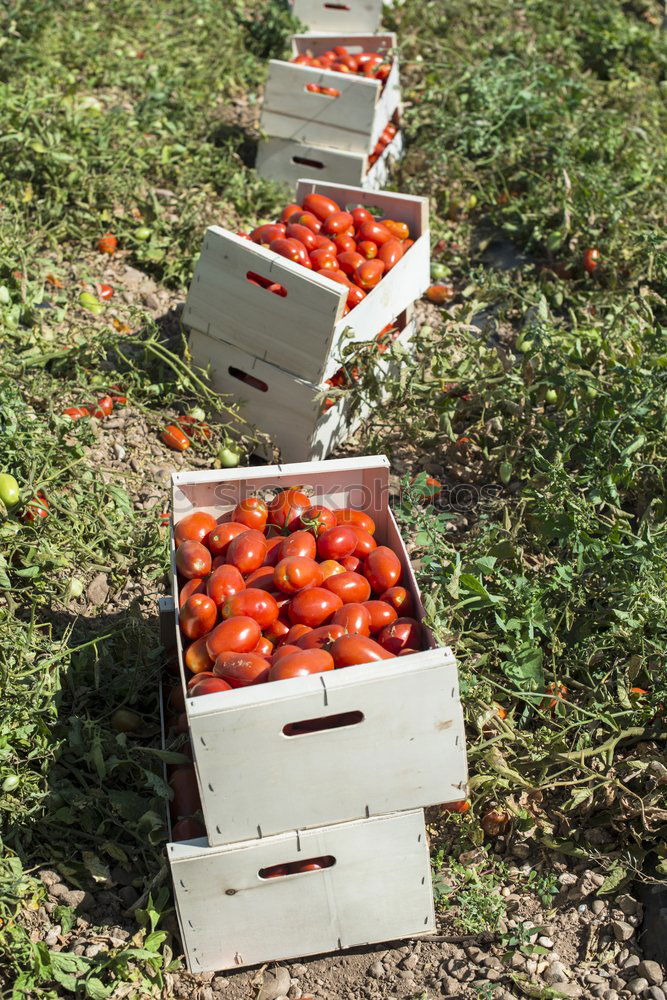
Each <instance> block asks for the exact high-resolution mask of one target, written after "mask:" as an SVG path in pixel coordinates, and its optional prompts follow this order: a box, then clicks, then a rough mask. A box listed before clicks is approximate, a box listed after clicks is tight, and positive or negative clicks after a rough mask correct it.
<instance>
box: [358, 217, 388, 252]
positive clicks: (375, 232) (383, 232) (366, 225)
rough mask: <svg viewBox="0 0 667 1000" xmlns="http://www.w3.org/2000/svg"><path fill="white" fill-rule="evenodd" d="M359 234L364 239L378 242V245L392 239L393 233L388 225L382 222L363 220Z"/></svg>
mask: <svg viewBox="0 0 667 1000" xmlns="http://www.w3.org/2000/svg"><path fill="white" fill-rule="evenodd" d="M359 236H360V237H361V239H362V240H372V241H373V243H377V245H378V246H382V244H383V243H386V242H387V241H388V240H390V239H392V235H391V233H390V232H389V230H388V229H387V227H386V226H383V225H382V223H381V222H375V220H373V221H372V222H362V223H361V225H360V226H359Z"/></svg>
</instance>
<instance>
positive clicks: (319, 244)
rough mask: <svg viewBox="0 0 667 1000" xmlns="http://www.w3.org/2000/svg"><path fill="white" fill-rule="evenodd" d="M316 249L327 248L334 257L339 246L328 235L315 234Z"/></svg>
mask: <svg viewBox="0 0 667 1000" xmlns="http://www.w3.org/2000/svg"><path fill="white" fill-rule="evenodd" d="M315 250H326V251H327V253H329V254H330V255H331V256H332V257H334V258H335V256H336V254H337V253H338V247H337V246H336V244H335V243H334V242H333V240H330V239H329V237H328V236H323V235H322V233H316V235H315ZM313 253H314V251H313Z"/></svg>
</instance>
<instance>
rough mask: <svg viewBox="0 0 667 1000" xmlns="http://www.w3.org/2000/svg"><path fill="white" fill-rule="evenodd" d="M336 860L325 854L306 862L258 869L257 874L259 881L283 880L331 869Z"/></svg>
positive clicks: (293, 862)
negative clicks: (289, 876) (288, 876)
mask: <svg viewBox="0 0 667 1000" xmlns="http://www.w3.org/2000/svg"><path fill="white" fill-rule="evenodd" d="M335 864H336V859H335V858H334V857H333V855H331V854H326V855H325V856H324V857H320V858H308V859H307V860H306V861H291V862H289V863H288V864H284V865H271V866H270V867H269V868H260V869H259V871H258V872H257V874H258V875H259V877H260V878H261V879H269V878H284V877H285V876H286V875H303V874H305V873H306V872H319V871H324V869H325V868H333V866H334V865H335Z"/></svg>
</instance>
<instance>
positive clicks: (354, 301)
mask: <svg viewBox="0 0 667 1000" xmlns="http://www.w3.org/2000/svg"><path fill="white" fill-rule="evenodd" d="M367 263H370V261H368V262H367ZM365 298H366V292H365V291H364V290H363V288H360V287H359V285H350V287H349V289H348V292H347V304H348V306H349V307H350V309H354V307H355V306H358V305H359V303H360V302H362V301H363V300H364V299H365Z"/></svg>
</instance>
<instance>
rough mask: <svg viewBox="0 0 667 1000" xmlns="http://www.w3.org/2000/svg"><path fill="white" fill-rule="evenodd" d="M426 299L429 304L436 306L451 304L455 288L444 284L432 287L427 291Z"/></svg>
mask: <svg viewBox="0 0 667 1000" xmlns="http://www.w3.org/2000/svg"><path fill="white" fill-rule="evenodd" d="M426 298H427V299H428V300H429V302H433V303H435V305H436V306H443V305H444V304H445V302H449V301H451V299H453V298H454V287H453V285H443V284H442V283H438V284H437V285H431V286H430V287H429V288H427V289H426Z"/></svg>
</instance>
